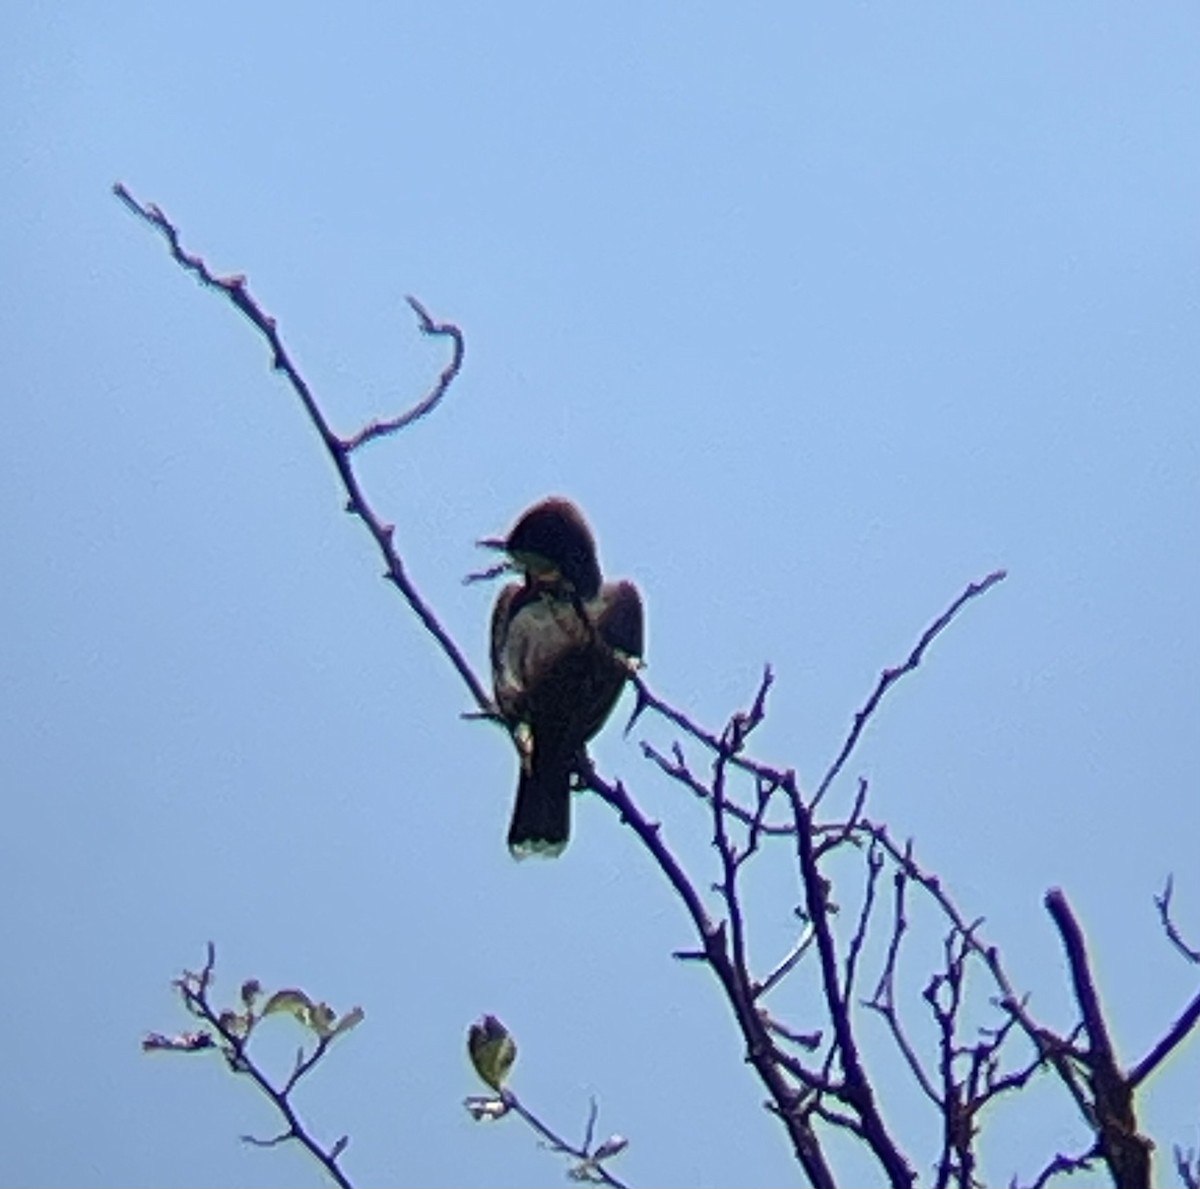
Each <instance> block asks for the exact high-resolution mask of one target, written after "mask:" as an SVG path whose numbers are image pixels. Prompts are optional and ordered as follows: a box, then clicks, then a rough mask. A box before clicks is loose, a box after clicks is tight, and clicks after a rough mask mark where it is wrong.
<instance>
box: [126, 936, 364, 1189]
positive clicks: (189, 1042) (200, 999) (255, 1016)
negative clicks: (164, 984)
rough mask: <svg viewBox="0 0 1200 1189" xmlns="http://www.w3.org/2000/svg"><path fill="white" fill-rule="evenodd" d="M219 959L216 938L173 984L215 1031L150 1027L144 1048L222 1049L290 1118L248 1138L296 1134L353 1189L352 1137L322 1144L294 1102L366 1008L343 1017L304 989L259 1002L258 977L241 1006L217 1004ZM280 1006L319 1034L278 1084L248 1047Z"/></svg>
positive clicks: (269, 1143) (266, 1144) (259, 1143)
mask: <svg viewBox="0 0 1200 1189" xmlns="http://www.w3.org/2000/svg"><path fill="white" fill-rule="evenodd" d="M215 963H216V949H215V947H214V946H213V944H212V942H209V944H208V949H207V954H206V958H205V963H204V966H203V967H202V968H201V969H200V970H199V971H184V973H183V974H182V975H181V976H180V977H179V978H177V979H176V980H175V984H174V985H175V989H176V990H177V991H178V992H179V995H180V998H181V999H182V1000H183V1004H184V1007H186V1008H187V1010H188V1011H189V1012H190V1013H191V1014H192V1015H194V1016H196V1017H197V1018H198V1019H201V1020H203V1021H204V1023H205V1024H206V1025H207V1026H208V1028H209V1029H211V1031H204V1032H198V1033H188V1034H186V1035H185V1036H184V1037H180V1038H176V1041H175V1042H172V1041H171V1039H170V1038H168V1037H164V1036H162V1035H161V1034H159V1033H151V1034H150V1035H148V1036H147V1037H146V1038H145V1040H144V1041H143V1042H142V1047H143V1049H145V1050H147V1051H155V1050H169V1051H174V1052H183V1051H188V1052H196V1051H199V1050H202V1049H218V1050H219V1051H220V1052H221V1054H222V1055H223V1056H224V1058H225V1061H226V1064H227V1065H228V1066H229V1068H230V1070H232V1071H233V1072H234V1073H235V1074H240V1075H243V1076H245V1077H248V1078H249V1079H250V1080H251V1081H252V1082H253V1083H254V1084H255V1086H257V1087H258V1089H259V1091H260V1092H261V1093H262V1094H263V1095H264V1097H266V1098H267V1099H268V1100H269V1101H270V1102H271V1104H272V1105H273V1106H274V1107H275V1109H276V1110H277V1111H278V1112H279V1114H280V1115H281V1116H282V1117H283V1120H284V1123H285V1124H286V1126H285V1127H284V1129H283V1130H282V1131H281V1132H279V1133H278V1134H277V1135H274V1136H271V1137H270V1138H268V1139H261V1138H258V1137H256V1136H251V1135H243V1136H242V1137H241V1138H242V1140H243V1142H245V1143H248V1144H252V1145H254V1146H255V1147H260V1148H271V1147H275V1146H277V1145H278V1144H282V1143H286V1142H287V1141H289V1140H294V1141H296V1143H298V1144H299V1145H300V1146H301V1147H302V1148H304V1149H305V1150H306V1151H307V1152H308V1153H309V1155H310V1156H312V1158H313V1159H314V1160H315V1161H316V1162H317V1163H318V1164H319V1165H320V1166H321V1167H322V1168H323V1169H324V1170H325V1172H326V1174H327V1175H328V1176H329V1178H330V1180H331V1181H333V1183H334V1184H335V1185H339V1186H342V1187H343V1189H349V1187H350V1181H349V1179H348V1178H347V1177H346V1174H345V1173H344V1172H343V1171H342V1169H341V1167H340V1165H339V1164H338V1157H339V1156H340V1155H341V1154H342V1152H343V1151H344V1150H345V1148H346V1145H347V1144H348V1143H349V1137H348V1136H342V1137H341V1138H339V1139H337V1140H336V1141H335V1142H334V1143H333V1144H331V1145H330V1146H329V1147H328V1148H325V1147H322V1146H321V1144H319V1143H318V1142H317V1140H316V1139H314V1138H313V1135H312V1133H311V1132H310V1131H309V1130H308V1128H307V1127H306V1126H305V1124H304V1123H303V1122H302V1121H301V1120H300V1116H299V1115H298V1114H297V1112H296V1109H295V1107H294V1106H293V1104H292V1101H291V1095H292V1091H293V1090H294V1089H295V1088H296V1085H297V1083H298V1082H299V1081H300V1079H301V1078H302V1077H304V1075H305V1074H307V1073H309V1072H310V1071H311V1070H312V1069H313V1068H314V1067H315V1066H316V1064H317V1062H318V1061H320V1060H321V1058H322V1057H323V1056H324V1055H325V1053H326V1052H327V1051H328V1049H329V1046H330V1045H331V1044H332V1043H333V1041H334V1040H336V1039H337V1037H338V1036H340V1035H342V1034H343V1033H344V1032H348V1031H349V1030H350V1029H351V1028H353V1027H354V1026H355V1025H356V1024H357V1023H358V1022H359V1021H360V1020H361V1019H362V1012H361V1010H359V1009H358V1008H355V1009H354V1010H353V1011H351V1012H348V1013H346V1015H345V1016H343V1017H342V1018H341V1020H338V1019H337V1017H336V1016H335V1015H334V1013H333V1012H332V1011H331V1010H330V1009H329V1008H328V1007H327V1006H326V1005H325V1004H323V1003H314V1002H313V1001H312V1000H310V999H309V998H308V996H306V995H304V993H303V992H301V991H278V992H276V993H275V994H274V995H271V996H270V997H269V998H267V999H266V1001H265V1002H264V1003H263V1004H262V1006H261V1007H259V1000H260V999H261V998H262V988H261V987H260V985H259V983H258V981H257V980H255V979H250V980H248V981H247V982H245V983H243V984H242V991H241V1000H242V1010H241V1011H238V1010H235V1009H233V1008H222V1009H218V1008H215V1007H214V1006H213V1005H212V1002H211V1000H210V998H209V991H210V989H211V987H212V983H213V969H214V966H215ZM276 1012H284V1013H286V1014H289V1015H293V1016H296V1017H298V1018H300V1019H301V1022H302V1023H304V1025H305V1026H306V1027H307V1028H308V1029H309V1031H310V1032H312V1033H313V1035H314V1037H315V1044H314V1045H313V1049H312V1051H311V1052H310V1053H309V1054H307V1056H306V1055H305V1053H304V1050H303V1048H302V1049H301V1050H300V1052H299V1054H298V1055H297V1058H296V1064H295V1067H294V1068H293V1070H292V1073H291V1075H290V1076H289V1077H288V1078H287V1080H286V1081H285V1082H284V1083H283V1084H282V1085H276V1084H275V1083H274V1082H273V1081H272V1080H271V1079H270V1077H268V1075H267V1074H266V1073H265V1072H264V1070H263V1069H262V1068H261V1067H260V1066H259V1065H258V1064H257V1063H256V1062H255V1060H254V1058H253V1057H252V1056H251V1054H250V1052H249V1043H250V1039H251V1036H252V1035H253V1033H254V1030H255V1029H256V1028H257V1027H258V1025H259V1024H260V1023H261V1021H262V1020H263V1019H264V1018H265V1017H266V1016H268V1015H271V1014H274V1013H276ZM201 1038H203V1039H201Z"/></svg>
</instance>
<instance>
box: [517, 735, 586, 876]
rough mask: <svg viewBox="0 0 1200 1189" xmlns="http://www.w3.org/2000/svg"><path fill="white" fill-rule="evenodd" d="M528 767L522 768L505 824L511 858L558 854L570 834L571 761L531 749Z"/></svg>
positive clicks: (554, 855) (554, 856)
mask: <svg viewBox="0 0 1200 1189" xmlns="http://www.w3.org/2000/svg"><path fill="white" fill-rule="evenodd" d="M532 761H533V762H532V763H531V764H530V766H529V768H528V770H526V769H525V768H524V766H523V767H522V771H521V782H520V784H518V785H517V802H516V804H515V805H514V806H513V815H512V824H511V825H510V826H509V827H508V849H509V851H510V852H511V853H512V856H513V858H515V859H524V858H527V857H528V856H529V855H540V856H541V857H543V858H547V859H553V858H556V857H557V856H558V855H560V854H562V852H563V849H564V848H565V847H566V845H567V840H568V838H570V836H571V760H570V758H568V759H566V760H562V759H559V758H558V757H554V756H547V757H544V758H543V759H541V761H540V762H539V757H538V755H537V752H536V751H535V752H534V755H533V757H532Z"/></svg>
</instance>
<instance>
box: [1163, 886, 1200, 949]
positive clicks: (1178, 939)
mask: <svg viewBox="0 0 1200 1189" xmlns="http://www.w3.org/2000/svg"><path fill="white" fill-rule="evenodd" d="M1174 895H1175V877H1174V876H1172V875H1168V876H1167V883H1166V886H1165V887H1164V888H1163V892H1162V895H1161V896H1155V897H1154V906H1155V907H1156V908H1157V909H1158V915H1159V917H1160V919H1161V920H1162V926H1163V929H1164V930H1165V931H1166V934H1167V937H1168V938H1169V939H1170V941H1171V944H1172V945H1173V946H1174V947H1175V948H1176V949H1177V950H1178V951H1179V952H1180V953H1181V954H1182V955H1183V956H1184V957H1185V958H1186V959H1187V960H1188V961H1189V962H1195V963H1200V950H1197V949H1193V948H1192V947H1191V946H1190V945H1188V943H1187V942H1186V941H1184V939H1183V934H1182V933H1180V932H1179V929H1178V927H1177V926H1176V924H1175V918H1174V917H1173V916H1172V915H1171V898H1172V897H1173V896H1174Z"/></svg>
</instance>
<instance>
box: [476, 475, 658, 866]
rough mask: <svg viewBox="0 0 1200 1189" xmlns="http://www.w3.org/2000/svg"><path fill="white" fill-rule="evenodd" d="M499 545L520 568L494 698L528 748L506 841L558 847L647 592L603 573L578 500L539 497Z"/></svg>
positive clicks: (505, 613)
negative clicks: (576, 774) (575, 780)
mask: <svg viewBox="0 0 1200 1189" xmlns="http://www.w3.org/2000/svg"><path fill="white" fill-rule="evenodd" d="M480 544H482V545H487V546H491V547H493V548H497V549H502V550H504V552H505V553H507V554H508V556H509V557H510V559H511V560H512V564H513V565H514V566H515V567H516V568H517V569H518V570H519V571H521V572H522V574H523V576H524V581H523V582H519V583H518V582H514V583H511V584H510V585H508V586H506V587H505V588H504V589H503V590H502V591H501V592H500V596H499V598H498V599H497V600H496V606H495V609H494V610H493V612H492V646H491V653H492V678H493V682H494V687H495V694H496V705H497V707H498V708H499V710H500V713H501V715H502V716H503V717H504V720H505V722H507V723H508V725H509V727H510V729H511V730H512V732H513V738H514V739H515V740H516V741H517V747H518V749H519V751H520V753H521V776H520V781H519V783H518V785H517V800H516V804H515V805H514V806H513V816H512V824H511V825H510V826H509V830H508V848H509V850H510V851H511V852H512V854H513V855H514V856H515V857H516V858H524V857H525V856H526V855H529V854H541V855H546V856H554V855H557V854H560V853H561V852H562V849H563V848H564V847H565V846H566V845H567V839H568V837H569V836H570V832H571V772H572V770H573V768H574V766H575V764H576V762H577V760H578V759H579V758H580V755H581V753H582V751H583V747H584V744H586V743H587V741H588V740H589V739H591V738H592V736H593V735H595V734H596V732H597V731H599V730H600V728H601V727H602V726H603V725H604V722H605V719H607V718H608V716H609V713H610V712H611V711H612V708H613V706H614V705H615V704H616V701H617V698H618V697H619V696H620V693H621V688H622V686H624V684H625V679H626V678H627V677H628V676H629V673H630V669H631V667H632V666H633V664H634V663H635V662H636V661H637V660H639V659H640V657H641V655H642V635H643V630H642V600H641V598H640V596H639V595H638V592H637V587H635V586H634V585H633V583H631V582H602V581H601V577H600V564H599V562H598V561H597V559H596V543H595V540H594V539H593V537H592V533H591V530H590V529H589V528H588V526H587V523H586V521H585V520H584V519H583V516H582V515H581V514H580V512H579V509H578V508H576V507H575V505H574V504H572V503H571V502H570V501H569V500H565V499H561V498H558V497H552V498H550V499H546V500H542V502H541V503H538V504H535V505H534V506H533V507H532V508H530V509H529V510H528V511H527V512H525V513H524V515H522V516H521V518H520V519H519V520H518V521H517V523H516V525H515V526H514V527H513V529H512V531H511V532H510V533H509V534H508V536H507V537H504V538H502V539H491V540H487V541H481V542H480Z"/></svg>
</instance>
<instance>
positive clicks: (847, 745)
mask: <svg viewBox="0 0 1200 1189" xmlns="http://www.w3.org/2000/svg"><path fill="white" fill-rule="evenodd" d="M1007 577H1008V574H1007V572H1006V571H1005V570H993V571H992V573H990V574H989V575H988V576H987V577H986V578H981V579H980V580H979V581H978V582H972V583H971V584H970V586H968V587H967V589H966V590H964V591H963V592H962V594H960V595H959V596H958V598H957V599H955V600H954V602H953V603H951V604H950V606H949V607H947V608H946V610H945V611H943V612H942V614H941V615H939V616H938V617H937V619H935V620H934V621H933V623H931V624H930V625H929V626H928V627H927V628H926V629H925V630H924V631H923V632H922V633H921V638H920V639H919V640H918V641H917V643H916V647H914V648H913V650H912V652H910V653H909V654H908V659H907V660H906V661H905V662H904V663H903V664H901V665H897V666H896V667H895V668H894V669H884V671H883V672H882V673H881V674H880V675H879V683H878V684H877V685H876V686H875V689H874V692H872V694H871V696H870V697H869V698H868V699H867V701H866V703H865V704H864V705H863V707H862V709H861V710H859V711H858V713H857V714H855V716H854V725H853V726H852V727H851V728H850V733H849V734H848V735H847V736H846V741H845V742H844V743H843V744H842V750H841V751H839V752H838V754H837V758H836V759H835V760H834V761H833V763H832V764H830V765H829V770H828V771H827V772H826V773H825V776H824V778H823V779H822V781H821V783H820V784H819V785H818V786H817V791H816V793H815V795H814V796H813V799H812V808H813V809H816V808H817V806H818V805H820V804H821V802H822V801H823V800H824V799H825V794H826V793H827V792H829V789H830V786H831V785H832V784H833V782H834V781H835V780H836V779H837V776H838V773H839V772H841V770H842V767H843V766H844V765H845V763H846V761H847V760H848V759H849V758H850V756H851V754H852V753H853V751H854V748H855V747H856V746H857V744H858V740H859V737H860V736H861V735H862V733H863V729H864V728H865V727H866V725H867V723H868V722H870V721H871V716H872V715H873V714H874V713H875V711H876V710H877V709H878V707H879V703H880V702H882V701H883V698H884V695H885V694H886V693H887V692H888V690H889V689H891V687H892V686H893V685H895V684H896V682H897V681H899V680H900V678H901V677H903V676H904V674H905V673H911V672H912V671H913V670H914V669H915V668H916V667H917V666H918V665H919V664H920V663H921V660H922V658H923V657H924V656H925V650H926V649H927V648H928V647H929V646H930V644H932V643H933V642H934V640H936V639H937V637H938V636H940V635H941V634H942V632H943V631H945V630H946V628H948V627H949V626H950V623H951V621H952V620H953V619H954V617H955V616H956V615H957V614H958V613H959V612H960V611H961V610H962V609H963V608H964V607H965V606H966V605H967V604H968V603H969V602H970V601H971V600H972V599H977V598H978V597H979V596H980V595H981V594H983V593H984V592H985V591H987V590H990V589H991V588H992V587H993V586H995V585H996V583H997V582H1003V581H1004V579H1005V578H1007Z"/></svg>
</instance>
